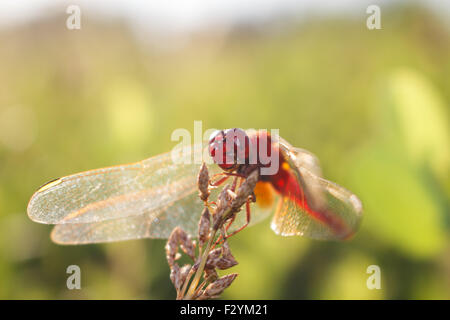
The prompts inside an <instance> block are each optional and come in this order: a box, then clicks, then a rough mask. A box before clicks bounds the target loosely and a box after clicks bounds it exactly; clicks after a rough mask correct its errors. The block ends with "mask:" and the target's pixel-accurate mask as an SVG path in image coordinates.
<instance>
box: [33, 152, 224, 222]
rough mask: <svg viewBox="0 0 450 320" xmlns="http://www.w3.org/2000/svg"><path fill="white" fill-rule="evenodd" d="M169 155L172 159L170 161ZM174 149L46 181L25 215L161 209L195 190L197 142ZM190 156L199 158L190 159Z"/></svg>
mask: <svg viewBox="0 0 450 320" xmlns="http://www.w3.org/2000/svg"><path fill="white" fill-rule="evenodd" d="M174 154H175V155H177V156H176V157H175V158H176V159H177V161H176V162H174V161H173V160H172V157H173V155H174ZM174 154H172V153H171V152H169V153H165V154H162V155H159V156H156V157H152V158H149V159H147V160H143V161H141V162H136V163H132V164H126V165H120V166H114V167H108V168H103V169H97V170H91V171H86V172H82V173H78V174H74V175H71V176H67V177H63V178H60V179H57V180H54V181H52V182H49V183H47V184H46V185H44V186H43V187H41V188H40V189H39V190H38V191H37V192H36V193H35V194H34V195H33V196H32V198H31V200H30V202H29V204H28V215H29V217H30V218H31V219H32V220H34V221H36V222H40V223H50V224H68V223H76V224H78V223H90V222H101V221H105V220H110V219H118V218H125V217H129V216H136V215H142V214H144V213H148V212H152V211H154V210H158V209H161V208H163V207H165V206H168V205H169V204H172V203H173V202H175V201H177V200H179V199H182V198H184V197H186V196H188V195H190V194H192V193H193V192H195V190H196V177H197V174H198V170H199V168H200V163H201V159H202V154H203V149H202V146H201V145H196V146H194V147H185V148H179V150H176V151H175V153H174ZM193 156H194V157H197V159H200V161H193V160H192V158H193ZM180 159H182V160H183V161H181V160H180ZM180 162H184V163H180ZM211 171H212V173H214V171H216V172H217V168H215V166H211Z"/></svg>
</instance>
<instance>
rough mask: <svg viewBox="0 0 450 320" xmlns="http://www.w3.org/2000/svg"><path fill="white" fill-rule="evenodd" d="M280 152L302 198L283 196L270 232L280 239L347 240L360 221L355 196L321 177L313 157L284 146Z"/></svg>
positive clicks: (360, 205)
mask: <svg viewBox="0 0 450 320" xmlns="http://www.w3.org/2000/svg"><path fill="white" fill-rule="evenodd" d="M281 150H282V152H283V153H284V154H285V157H286V158H287V160H288V163H289V165H290V166H291V170H292V173H293V174H294V175H295V176H296V179H297V180H298V182H299V184H300V187H301V189H302V195H303V197H302V198H301V199H298V198H297V199H296V197H294V196H291V195H285V196H284V197H283V198H282V199H280V201H279V204H278V207H277V211H276V213H275V215H274V218H273V220H272V223H271V227H272V229H273V230H274V231H275V232H276V233H277V234H280V235H283V236H292V235H301V236H306V237H310V238H314V239H325V240H342V239H346V238H349V237H351V236H352V235H353V234H354V233H355V231H356V230H357V229H358V227H359V224H360V221H361V218H362V204H361V201H360V200H359V199H358V197H356V196H355V195H354V194H352V193H351V192H350V191H348V190H346V189H345V188H343V187H341V186H339V185H337V184H335V183H333V182H330V181H328V180H325V179H323V178H321V177H320V176H319V174H320V167H319V166H318V161H317V158H315V157H314V156H313V155H312V154H311V153H309V152H307V151H306V150H302V149H297V148H289V147H288V146H284V147H282V148H281ZM305 159H307V160H306V161H305Z"/></svg>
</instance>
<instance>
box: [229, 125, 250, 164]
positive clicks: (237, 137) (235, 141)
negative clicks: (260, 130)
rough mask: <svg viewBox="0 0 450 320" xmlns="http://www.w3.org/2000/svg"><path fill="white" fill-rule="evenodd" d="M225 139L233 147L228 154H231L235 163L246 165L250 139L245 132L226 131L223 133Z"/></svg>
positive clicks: (236, 130)
mask: <svg viewBox="0 0 450 320" xmlns="http://www.w3.org/2000/svg"><path fill="white" fill-rule="evenodd" d="M225 138H226V140H227V143H231V144H232V146H233V149H232V150H229V152H230V153H231V152H233V156H234V161H235V163H238V164H243V163H246V160H247V159H248V157H249V149H250V146H249V144H250V139H249V138H248V136H247V134H246V133H245V131H244V130H242V129H239V128H233V129H228V130H227V131H225Z"/></svg>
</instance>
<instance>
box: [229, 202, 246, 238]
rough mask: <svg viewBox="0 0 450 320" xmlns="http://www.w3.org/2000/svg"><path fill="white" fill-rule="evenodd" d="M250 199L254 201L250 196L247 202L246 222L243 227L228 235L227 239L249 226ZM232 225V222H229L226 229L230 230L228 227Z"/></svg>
mask: <svg viewBox="0 0 450 320" xmlns="http://www.w3.org/2000/svg"><path fill="white" fill-rule="evenodd" d="M250 201H252V199H251V198H248V199H247V202H246V203H245V213H246V217H247V219H246V222H245V224H244V225H243V226H242V227H240V228H239V229H237V230H235V231H233V232H232V233H230V234H228V235H226V237H225V240H226V239H228V238H229V237H231V236H234V235H235V234H236V233H238V232H239V231H242V230H243V229H244V228H245V227H247V226H248V224H249V223H250V217H251V214H250ZM233 221H234V217H233ZM233 221H232V222H233ZM230 225H231V224H229V225H228V226H227V228H226V230H228V228H229V227H230Z"/></svg>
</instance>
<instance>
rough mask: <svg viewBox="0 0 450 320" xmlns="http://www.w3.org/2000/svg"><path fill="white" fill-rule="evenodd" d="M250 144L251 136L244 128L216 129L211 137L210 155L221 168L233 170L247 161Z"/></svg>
mask: <svg viewBox="0 0 450 320" xmlns="http://www.w3.org/2000/svg"><path fill="white" fill-rule="evenodd" d="M249 144H250V141H249V138H248V136H247V134H246V133H245V131H244V130H242V129H238V128H233V129H227V130H220V131H216V132H214V133H213V134H212V135H211V138H210V139H209V155H210V156H211V157H212V158H213V161H214V163H216V164H217V165H218V166H219V167H220V168H222V169H223V170H225V171H230V172H231V171H234V170H236V169H237V168H238V167H239V166H240V165H241V164H245V163H246V162H247V159H248V157H249Z"/></svg>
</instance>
